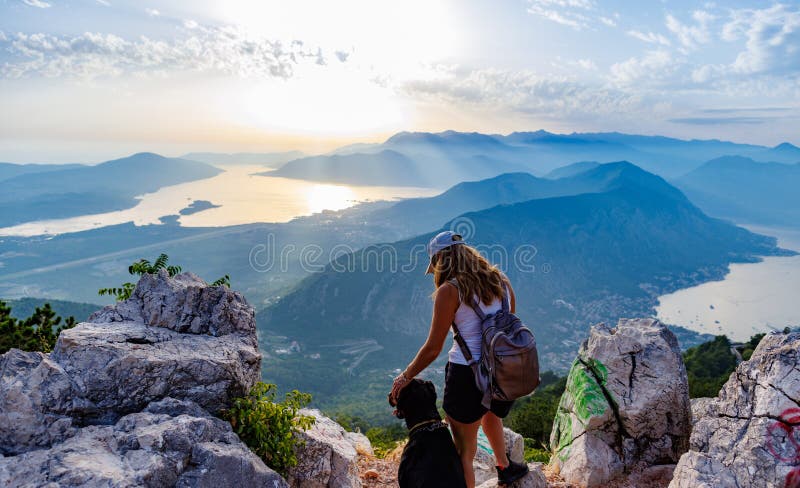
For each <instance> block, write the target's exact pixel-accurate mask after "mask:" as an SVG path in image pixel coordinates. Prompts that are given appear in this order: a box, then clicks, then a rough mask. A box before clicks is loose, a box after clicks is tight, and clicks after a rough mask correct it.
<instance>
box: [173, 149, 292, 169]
mask: <svg viewBox="0 0 800 488" xmlns="http://www.w3.org/2000/svg"><path fill="white" fill-rule="evenodd" d="M303 156H305V155H304V154H303V153H302V152H301V151H285V152H273V153H213V152H193V153H188V154H184V155H183V156H181V158H182V159H189V160H191V161H201V162H204V163H209V164H216V165H221V166H225V165H237V164H252V165H262V166H273V167H275V166H279V165H281V164H284V163H286V162H288V161H291V160H293V159H298V158H302V157H303Z"/></svg>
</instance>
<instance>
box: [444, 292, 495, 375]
mask: <svg viewBox="0 0 800 488" xmlns="http://www.w3.org/2000/svg"><path fill="white" fill-rule="evenodd" d="M476 301H478V304H479V305H480V307H481V310H483V311H484V313H486V314H487V315H488V314H490V313H495V312H497V311H498V310H500V308H501V306H502V304H501V303H500V299H499V298H495V299H494V300H493V301H492V303H490V304H489V305H484V304H483V303H482V302H481V301H480V300H479V299H477V298H476ZM464 302H465V300H463V299H462V300H461V303H460V304H459V305H458V309H457V310H456V317H455V319H454V322H455V323H456V326H457V327H458V332H459V333H460V334H461V337H463V338H464V341H465V342H466V343H467V346H468V347H469V352H470V353H472V358H473V359H474V360H475V361H478V360H480V358H481V332H482V331H481V319H480V318H479V317H478V314H476V313H475V310H472V307H471V306H469V304H468V303H464ZM451 330H452V328H451ZM454 333H455V331H454ZM447 356H448V358H449V360H450V362H451V363H455V364H464V365H467V364H469V363H468V362H467V359H466V358H465V357H464V354H462V352H461V348H460V347H458V343H457V342H456V341H453V347H451V348H450V352H448V353H447Z"/></svg>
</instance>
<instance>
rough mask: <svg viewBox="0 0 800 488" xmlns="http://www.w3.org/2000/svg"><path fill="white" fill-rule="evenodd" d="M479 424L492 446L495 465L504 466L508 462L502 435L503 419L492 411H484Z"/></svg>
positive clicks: (504, 440)
mask: <svg viewBox="0 0 800 488" xmlns="http://www.w3.org/2000/svg"><path fill="white" fill-rule="evenodd" d="M481 425H483V433H484V434H486V438H487V439H489V444H490V445H491V446H492V450H493V451H494V457H495V459H496V460H497V465H498V466H501V467H503V468H505V467H506V466H508V465H509V462H508V456H507V455H506V439H505V436H504V435H503V421H502V420H501V419H500V417H498V416H497V415H495V414H493V413H492V412H486V415H484V416H483V418H482V419H481ZM476 441H477V439H476Z"/></svg>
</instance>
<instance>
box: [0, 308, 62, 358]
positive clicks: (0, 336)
mask: <svg viewBox="0 0 800 488" xmlns="http://www.w3.org/2000/svg"><path fill="white" fill-rule="evenodd" d="M74 326H75V318H74V317H68V318H67V319H66V320H65V321H64V325H61V317H59V316H57V315H56V313H55V312H54V311H53V309H52V308H51V307H50V304H49V303H45V304H44V306H42V307H36V310H35V311H34V312H33V315H31V316H30V317H28V318H27V319H23V320H17V319H16V318H14V317H13V316H12V315H11V308H10V307H8V306H7V305H6V302H4V301H2V300H0V354H3V353H5V352H7V351H8V350H9V349H11V348H16V349H21V350H23V351H41V352H50V351H52V350H53V347H55V345H56V340H57V339H58V334H60V333H61V331H62V330H64V329H69V328H71V327H74Z"/></svg>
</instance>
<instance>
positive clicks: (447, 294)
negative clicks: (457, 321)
mask: <svg viewBox="0 0 800 488" xmlns="http://www.w3.org/2000/svg"><path fill="white" fill-rule="evenodd" d="M456 309H458V290H457V289H456V287H455V286H453V285H451V284H450V283H445V284H443V285H442V286H440V287H439V288H438V289H437V290H436V298H435V299H434V302H433V317H432V318H431V328H430V331H429V332H428V339H427V340H426V341H425V343H424V344H423V345H422V347H420V348H419V352H417V355H416V356H415V357H414V360H413V361H411V364H409V365H408V367H407V368H406V369H405V371H404V372H403V373H404V375H405V378H406V380H410V379H411V378H413V377H415V376H416V375H418V374H419V373H420V372H422V370H424V369H425V368H427V367H428V366H429V365H430V364H431V363H432V362H433V361H435V360H436V358H437V357H439V354H440V353H441V352H442V347H444V342H445V340H446V339H447V334H448V332H449V330H450V324H452V323H453V319H454V318H455V316H456ZM401 376H403V375H401ZM398 378H400V376H399V377H398ZM402 383H404V382H403V381H402V380H401V381H399V382H398V381H397V380H395V382H394V386H393V387H392V396H394V397H395V398H396V397H397V393H399V392H400V390H401V389H402V388H403V386H405V384H402Z"/></svg>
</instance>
